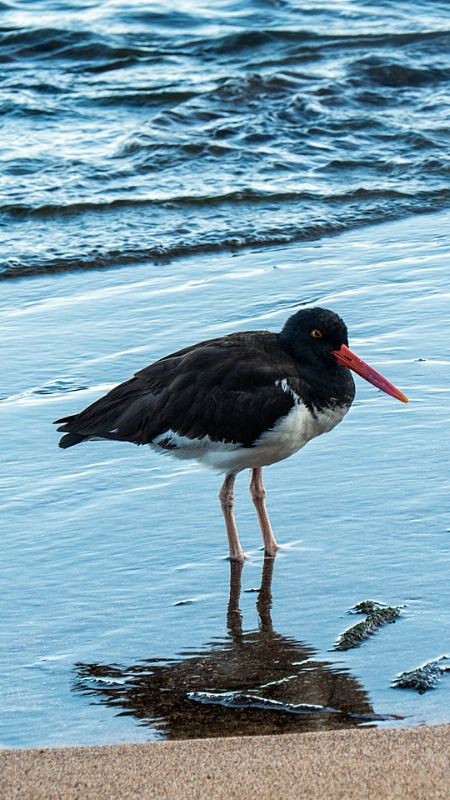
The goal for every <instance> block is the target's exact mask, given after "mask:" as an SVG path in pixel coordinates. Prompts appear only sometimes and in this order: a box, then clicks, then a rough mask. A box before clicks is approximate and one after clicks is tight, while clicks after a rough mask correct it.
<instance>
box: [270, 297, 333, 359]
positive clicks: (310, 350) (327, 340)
mask: <svg viewBox="0 0 450 800" xmlns="http://www.w3.org/2000/svg"><path fill="white" fill-rule="evenodd" d="M279 340H280V343H281V345H282V346H283V347H284V349H285V350H287V352H288V353H289V354H290V355H291V356H292V357H293V358H294V359H295V360H296V361H297V362H300V363H303V364H314V363H316V364H317V362H318V361H322V362H325V363H328V364H330V365H334V366H337V361H336V357H335V356H334V355H333V351H335V350H339V349H340V347H341V345H343V344H345V345H347V346H348V335H347V328H346V325H345V322H344V321H343V320H342V319H341V318H340V317H339V316H338V315H337V314H335V313H334V311H328V309H326V308H302V309H301V310H300V311H297V313H296V314H294V315H293V316H292V317H289V319H288V320H287V322H286V324H285V326H284V328H283V330H282V331H281V333H280V335H279Z"/></svg>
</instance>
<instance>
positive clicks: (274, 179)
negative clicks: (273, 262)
mask: <svg viewBox="0 0 450 800" xmlns="http://www.w3.org/2000/svg"><path fill="white" fill-rule="evenodd" d="M0 24H1V28H0V37H1V38H0V52H1V57H0V84H1V87H2V94H1V100H0V111H1V114H2V123H3V124H2V138H1V158H2V166H3V170H2V199H1V209H0V215H1V216H0V219H1V249H2V258H1V267H0V269H1V272H0V274H2V275H3V276H8V277H9V276H15V275H23V274H29V273H43V272H49V271H57V270H67V269H70V270H72V269H76V268H83V267H84V268H87V267H102V266H116V265H121V264H125V263H136V262H137V261H141V262H145V263H147V264H148V265H151V263H152V262H154V261H158V262H159V261H161V260H163V261H164V260H165V259H170V258H172V257H174V256H177V255H189V254H195V253H200V252H203V251H209V252H211V251H218V250H223V249H232V250H236V249H240V248H243V247H248V246H255V245H273V244H279V243H289V242H293V241H301V240H304V239H310V238H315V239H317V238H320V236H322V235H324V234H327V233H331V232H335V231H342V230H348V229H354V228H356V227H359V226H361V225H364V224H367V223H371V222H376V221H379V220H387V219H394V218H398V217H400V216H402V215H405V213H408V212H424V211H430V210H433V211H436V210H438V209H443V208H446V207H448V204H449V200H450V193H449V165H450V160H449V159H450V156H449V153H450V131H449V125H448V120H449V97H450V92H449V86H450V9H449V7H448V3H445V2H433V3H430V2H427V1H424V2H411V1H410V2H401V3H399V2H396V0H384V2H379V3H370V2H363V0H360V1H359V2H358V1H355V2H348V1H347V2H345V1H343V2H340V1H339V0H336V2H333V3H320V2H314V1H313V2H310V3H301V4H298V3H295V2H285V1H284V0H279V1H274V2H271V1H270V0H267V1H266V2H264V1H261V0H260V1H256V0H255V2H251V1H250V0H248V1H246V0H241V1H240V2H239V1H238V2H233V1H230V2H223V0H222V1H221V2H216V3H213V4H212V5H211V4H203V3H186V2H183V1H182V0H177V2H173V3H170V4H169V8H168V7H167V4H158V3H142V2H136V3H133V2H131V3H122V2H107V0H103V2H95V3H91V2H85V1H84V0H81V2H72V3H58V2H53V0H48V1H47V2H46V1H45V0H40V2H28V0H27V2H20V0H18V2H3V3H2V12H1V21H0Z"/></svg>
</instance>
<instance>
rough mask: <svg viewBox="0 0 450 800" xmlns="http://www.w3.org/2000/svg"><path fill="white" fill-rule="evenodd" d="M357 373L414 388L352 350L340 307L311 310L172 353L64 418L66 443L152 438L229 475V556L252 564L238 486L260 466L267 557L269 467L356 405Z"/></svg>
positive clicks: (223, 492) (254, 481)
mask: <svg viewBox="0 0 450 800" xmlns="http://www.w3.org/2000/svg"><path fill="white" fill-rule="evenodd" d="M352 371H353V372H355V373H356V374H358V375H360V376H361V377H363V378H365V380H367V381H368V382H369V383H371V384H373V385H374V386H376V387H377V388H378V389H381V390H382V391H383V392H385V393H386V394H388V395H391V396H392V397H394V398H396V399H398V400H400V401H401V402H403V403H407V402H408V399H407V398H406V397H405V395H404V394H403V393H402V392H400V391H399V390H398V389H396V388H395V386H393V385H392V384H391V383H389V381H387V380H386V378H384V377H383V376H382V375H380V374H379V373H378V372H376V371H375V370H374V369H373V368H372V367H370V366H369V365H368V364H366V363H365V362H364V361H362V360H361V359H360V358H359V357H358V356H356V355H355V354H354V353H353V352H352V351H351V350H350V349H349V347H348V332H347V327H346V325H345V323H344V321H343V320H342V319H341V317H340V316H338V314H336V313H335V312H333V311H330V310H328V309H324V308H319V307H312V308H311V307H302V308H300V310H298V311H297V312H296V313H294V314H293V315H292V316H290V317H289V318H288V319H287V321H286V322H285V324H284V326H283V328H282V329H281V331H280V332H278V333H275V332H272V331H268V330H256V331H243V332H236V333H230V334H228V335H225V336H222V337H218V338H213V339H208V340H206V341H203V342H199V343H198V344H194V345H191V346H188V347H185V348H183V349H181V350H178V351H176V352H175V353H172V354H170V355H167V356H165V357H163V358H160V359H159V360H157V361H155V362H154V363H152V364H150V365H149V366H147V367H144V369H141V370H140V371H139V372H136V373H135V375H134V376H133V377H132V378H131V379H129V380H127V381H125V382H124V383H121V384H120V385H118V386H116V387H114V388H113V389H111V390H110V391H109V392H108V393H107V394H106V395H104V396H103V397H101V398H100V399H99V400H96V401H95V402H94V403H92V404H91V405H89V406H88V407H87V408H85V409H84V410H83V411H80V412H79V413H78V414H73V415H71V416H67V417H63V418H61V419H58V420H56V423H55V424H58V425H59V427H58V429H57V430H58V431H60V432H63V433H64V436H62V438H61V439H60V441H59V446H60V447H62V448H63V449H66V448H69V447H72V446H73V445H76V444H79V443H81V442H84V441H87V440H89V439H107V440H114V441H126V442H132V443H134V444H136V445H144V444H147V445H150V447H151V448H152V449H153V450H156V451H158V452H160V453H166V454H169V455H172V456H175V457H176V458H181V459H193V460H196V461H197V462H198V463H200V464H202V465H204V466H206V467H208V468H210V469H213V470H216V471H217V472H219V473H222V474H224V475H225V477H224V480H223V484H222V486H221V489H220V492H219V499H220V504H221V508H222V513H223V517H224V521H225V528H226V533H227V537H228V549H229V558H230V560H231V561H237V562H240V563H243V562H244V560H245V554H244V550H243V548H242V546H241V543H240V540H239V535H238V531H237V527H236V522H235V517H234V508H233V507H234V483H235V478H236V475H237V474H238V473H239V472H241V471H242V470H245V469H249V470H251V480H250V487H249V488H250V494H251V497H252V500H253V504H254V506H255V509H256V513H257V517H258V521H259V525H260V528H261V534H262V539H263V544H264V550H265V555H266V556H268V557H274V556H275V555H276V552H277V550H278V544H277V542H276V539H275V536H274V534H273V531H272V527H271V524H270V520H269V516H268V513H267V509H266V502H265V498H266V491H265V488H264V484H263V479H262V470H263V468H264V467H266V466H268V465H270V464H274V463H276V462H278V461H282V460H283V459H285V458H288V457H290V456H292V455H293V454H294V453H296V452H297V451H298V450H300V449H301V448H302V447H304V446H305V445H306V444H307V442H309V441H310V440H311V439H313V438H314V437H316V436H319V435H320V434H322V433H326V432H328V431H331V430H332V429H333V428H334V427H335V426H336V425H337V424H338V423H339V422H341V420H342V419H343V417H344V416H345V414H346V413H347V411H348V410H349V408H350V406H351V404H352V402H353V399H354V396H355V383H354V380H353V376H352Z"/></svg>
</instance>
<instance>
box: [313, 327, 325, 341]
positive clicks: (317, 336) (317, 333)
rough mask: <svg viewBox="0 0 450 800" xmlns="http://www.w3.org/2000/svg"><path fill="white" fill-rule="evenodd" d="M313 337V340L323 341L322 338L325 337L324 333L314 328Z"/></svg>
mask: <svg viewBox="0 0 450 800" xmlns="http://www.w3.org/2000/svg"><path fill="white" fill-rule="evenodd" d="M311 336H312V337H313V339H321V338H322V336H323V333H322V331H319V329H318V328H313V329H312V331H311Z"/></svg>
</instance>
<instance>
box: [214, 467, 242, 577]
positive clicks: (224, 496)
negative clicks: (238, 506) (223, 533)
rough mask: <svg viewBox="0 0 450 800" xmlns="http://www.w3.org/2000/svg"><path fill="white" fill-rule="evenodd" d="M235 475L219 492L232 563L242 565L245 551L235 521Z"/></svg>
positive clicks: (228, 478)
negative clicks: (235, 562)
mask: <svg viewBox="0 0 450 800" xmlns="http://www.w3.org/2000/svg"><path fill="white" fill-rule="evenodd" d="M235 478H236V476H235V475H227V476H226V478H225V480H224V482H223V484H222V488H221V490H220V492H219V500H220V505H221V507H222V513H223V518H224V520H225V527H226V529H227V536H228V547H229V550H230V559H231V561H239V562H240V563H241V564H242V563H243V562H244V561H245V555H244V551H243V549H242V547H241V543H240V541H239V536H238V532H237V528H236V522H235V521H234V512H233V506H234V491H233V489H234V481H235Z"/></svg>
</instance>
